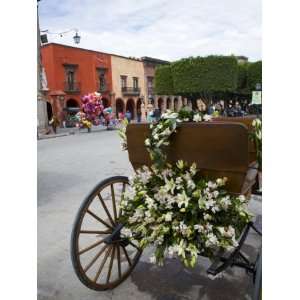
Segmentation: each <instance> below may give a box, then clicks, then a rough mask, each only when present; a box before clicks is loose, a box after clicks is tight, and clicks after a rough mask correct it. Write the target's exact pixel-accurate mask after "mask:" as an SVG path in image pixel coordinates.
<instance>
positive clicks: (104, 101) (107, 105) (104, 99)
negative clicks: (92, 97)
mask: <svg viewBox="0 0 300 300" xmlns="http://www.w3.org/2000/svg"><path fill="white" fill-rule="evenodd" d="M102 104H103V106H104V108H106V107H109V100H108V99H107V98H102Z"/></svg>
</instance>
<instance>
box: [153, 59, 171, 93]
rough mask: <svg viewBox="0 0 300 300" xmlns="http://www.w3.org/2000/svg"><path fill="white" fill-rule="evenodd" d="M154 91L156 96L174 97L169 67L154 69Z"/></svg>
mask: <svg viewBox="0 0 300 300" xmlns="http://www.w3.org/2000/svg"><path fill="white" fill-rule="evenodd" d="M154 91H155V93H156V94H157V95H174V87H173V76H172V71H171V65H164V66H159V67H157V68H156V69H155V77H154Z"/></svg>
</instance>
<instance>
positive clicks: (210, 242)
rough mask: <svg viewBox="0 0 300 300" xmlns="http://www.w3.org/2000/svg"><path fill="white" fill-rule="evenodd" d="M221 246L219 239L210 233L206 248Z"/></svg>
mask: <svg viewBox="0 0 300 300" xmlns="http://www.w3.org/2000/svg"><path fill="white" fill-rule="evenodd" d="M218 244H219V241H218V238H217V237H216V236H215V235H214V234H213V233H209V234H208V235H207V241H206V242H205V246H206V247H212V246H217V245H218Z"/></svg>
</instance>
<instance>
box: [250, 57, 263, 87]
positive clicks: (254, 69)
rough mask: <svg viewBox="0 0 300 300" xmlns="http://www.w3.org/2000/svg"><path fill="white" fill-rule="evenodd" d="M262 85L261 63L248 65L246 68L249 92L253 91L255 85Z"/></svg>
mask: <svg viewBox="0 0 300 300" xmlns="http://www.w3.org/2000/svg"><path fill="white" fill-rule="evenodd" d="M257 83H260V84H261V83H262V62H261V60H260V61H257V62H254V63H250V64H249V67H248V88H249V89H250V91H252V90H255V85H256V84H257Z"/></svg>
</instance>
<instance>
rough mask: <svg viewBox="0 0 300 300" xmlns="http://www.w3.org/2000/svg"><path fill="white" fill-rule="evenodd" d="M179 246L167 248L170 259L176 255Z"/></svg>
mask: <svg viewBox="0 0 300 300" xmlns="http://www.w3.org/2000/svg"><path fill="white" fill-rule="evenodd" d="M178 250H179V246H178V245H173V246H169V247H168V255H169V257H170V258H172V257H174V255H175V254H176V253H178Z"/></svg>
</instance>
